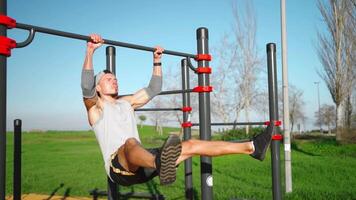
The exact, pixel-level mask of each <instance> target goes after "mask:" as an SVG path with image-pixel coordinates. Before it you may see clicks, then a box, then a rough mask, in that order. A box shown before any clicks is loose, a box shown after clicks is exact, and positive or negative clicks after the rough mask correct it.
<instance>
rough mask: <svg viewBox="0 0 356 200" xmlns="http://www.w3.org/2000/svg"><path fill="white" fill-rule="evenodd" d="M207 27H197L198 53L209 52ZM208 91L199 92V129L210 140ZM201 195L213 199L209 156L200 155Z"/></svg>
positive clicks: (204, 78) (205, 79) (205, 78)
mask: <svg viewBox="0 0 356 200" xmlns="http://www.w3.org/2000/svg"><path fill="white" fill-rule="evenodd" d="M208 39H209V35H208V29H207V28H204V27H202V28H198V29H197V49H198V54H209V46H208ZM208 66H209V61H206V60H202V61H198V67H208ZM198 83H199V86H203V87H206V86H210V82H209V74H199V75H198ZM210 115H211V113H210V93H209V92H201V93H199V131H200V139H201V140H211V116H210ZM200 171H201V196H202V199H203V200H210V199H213V175H212V162H211V157H206V156H201V157H200Z"/></svg>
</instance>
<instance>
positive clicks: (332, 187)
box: [6, 126, 356, 200]
mask: <svg viewBox="0 0 356 200" xmlns="http://www.w3.org/2000/svg"><path fill="white" fill-rule="evenodd" d="M171 131H178V129H176V128H165V129H164V135H163V136H158V135H157V134H156V133H155V132H154V128H153V127H150V126H144V127H143V128H142V129H141V128H139V132H140V133H141V140H142V142H143V143H144V144H145V146H146V147H154V146H160V145H161V144H162V142H163V141H164V138H165V137H166V135H167V134H168V133H169V132H171ZM22 141H23V147H22V178H23V179H22V192H23V193H40V194H48V195H49V194H51V193H53V192H55V193H56V194H57V195H64V194H65V193H67V194H68V193H69V195H70V196H89V190H92V189H94V188H99V189H106V176H105V170H104V167H103V161H102V157H101V153H100V150H99V147H98V145H97V142H96V140H95V136H94V133H93V132H90V131H84V132H56V131H51V132H47V133H24V134H23V139H22ZM292 147H293V151H292V160H293V163H292V165H293V166H292V167H293V172H292V173H293V193H291V194H288V195H284V196H285V199H356V187H355V186H356V176H355V174H356V145H351V144H350V145H342V146H341V145H338V144H337V143H336V142H335V141H334V140H333V139H322V140H298V141H296V142H295V143H294V144H293V146H292ZM12 149H13V134H12V133H9V134H7V185H6V193H7V195H9V194H12V172H13V171H12V166H13V151H12ZM281 150H282V147H281ZM281 152H282V151H281ZM281 156H282V157H281V160H282V161H283V152H282V153H281ZM281 169H282V170H281V171H282V180H283V179H284V178H283V172H284V167H283V166H282V168H281ZM183 172H184V165H183V164H182V165H180V167H179V168H178V177H177V181H176V182H175V183H174V184H173V185H171V186H160V185H159V184H158V183H159V181H158V178H155V179H154V180H153V181H151V182H149V183H146V184H141V185H137V186H135V187H121V189H120V190H121V191H132V190H133V191H137V192H148V191H155V192H159V193H161V194H163V195H164V196H165V197H166V199H184V175H183V174H184V173H183ZM213 175H214V189H213V190H214V198H215V199H222V200H225V199H234V198H235V199H272V192H271V182H272V180H271V159H270V153H268V156H267V158H266V160H265V161H264V162H259V161H256V160H253V159H251V158H250V157H249V156H246V155H239V156H236V155H231V156H224V157H217V158H213ZM193 176H194V187H195V194H196V197H197V199H200V161H199V157H196V158H194V159H193ZM282 184H283V185H284V183H282ZM282 190H284V186H282Z"/></svg>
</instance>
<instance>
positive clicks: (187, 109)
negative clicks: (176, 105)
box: [182, 106, 192, 112]
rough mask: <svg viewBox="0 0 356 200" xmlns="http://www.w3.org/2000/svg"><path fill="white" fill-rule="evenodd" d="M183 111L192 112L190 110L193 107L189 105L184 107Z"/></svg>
mask: <svg viewBox="0 0 356 200" xmlns="http://www.w3.org/2000/svg"><path fill="white" fill-rule="evenodd" d="M182 111H183V112H190V111H192V107H188V106H187V107H183V108H182Z"/></svg>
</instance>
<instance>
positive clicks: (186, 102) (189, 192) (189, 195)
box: [181, 59, 194, 200]
mask: <svg viewBox="0 0 356 200" xmlns="http://www.w3.org/2000/svg"><path fill="white" fill-rule="evenodd" d="M187 62H188V61H187V59H182V61H181V66H182V89H183V90H188V89H189V88H190V85H189V68H188V63H187ZM182 97H183V107H190V93H183V94H182ZM183 122H190V112H183ZM183 133H184V140H189V139H191V137H192V136H191V127H184V128H183ZM184 174H185V199H188V200H192V199H193V198H194V193H193V192H194V191H193V169H192V158H189V159H187V160H185V161H184Z"/></svg>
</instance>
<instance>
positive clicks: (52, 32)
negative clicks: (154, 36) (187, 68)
mask: <svg viewBox="0 0 356 200" xmlns="http://www.w3.org/2000/svg"><path fill="white" fill-rule="evenodd" d="M16 28H19V29H24V30H28V31H31V30H33V31H35V32H40V33H46V34H50V35H57V36H61V37H67V38H72V39H78V40H85V41H90V37H89V36H87V35H80V34H76V33H70V32H65V31H59V30H55V29H49V28H44V27H39V26H33V25H29V24H22V23H16ZM104 44H108V45H114V46H119V47H126V48H131V49H137V50H142V51H151V52H154V51H155V49H154V48H152V47H146V46H141V45H137V44H130V43H125V42H119V41H114V40H108V39H104ZM163 53H164V54H168V55H173V56H181V57H186V58H196V55H194V54H189V53H182V52H177V51H170V50H164V52H163Z"/></svg>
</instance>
